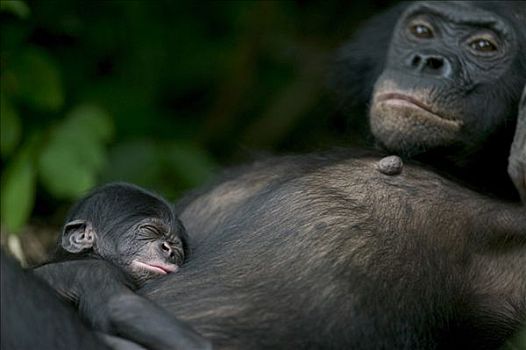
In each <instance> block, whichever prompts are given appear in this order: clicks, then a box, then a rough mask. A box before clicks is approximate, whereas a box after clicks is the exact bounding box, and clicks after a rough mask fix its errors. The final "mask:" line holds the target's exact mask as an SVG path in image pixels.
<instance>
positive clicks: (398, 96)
mask: <svg viewBox="0 0 526 350" xmlns="http://www.w3.org/2000/svg"><path fill="white" fill-rule="evenodd" d="M387 100H402V101H406V102H409V103H411V104H414V105H416V106H417V107H420V108H422V109H423V110H425V111H426V112H429V113H431V114H434V115H436V116H437V117H440V118H443V117H442V116H441V115H438V114H436V112H433V111H432V110H431V108H429V107H428V106H426V105H425V104H424V103H422V102H420V101H418V100H417V99H416V98H414V97H411V96H407V95H403V94H399V93H396V92H390V93H385V94H381V95H380V96H378V97H377V98H376V101H377V102H382V101H387ZM444 119H445V118H444Z"/></svg>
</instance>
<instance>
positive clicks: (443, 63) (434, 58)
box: [408, 53, 451, 78]
mask: <svg viewBox="0 0 526 350" xmlns="http://www.w3.org/2000/svg"><path fill="white" fill-rule="evenodd" d="M408 65H409V67H410V68H411V69H412V70H414V71H417V72H419V73H423V74H427V75H434V76H437V77H444V78H448V77H449V76H450V75H451V62H450V61H449V60H448V59H447V58H446V57H444V56H442V55H430V54H422V53H417V54H414V55H413V56H411V57H410V58H409V62H408Z"/></svg>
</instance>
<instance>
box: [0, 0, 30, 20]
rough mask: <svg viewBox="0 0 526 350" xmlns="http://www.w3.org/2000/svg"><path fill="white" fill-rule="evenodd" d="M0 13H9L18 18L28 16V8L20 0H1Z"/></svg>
mask: <svg viewBox="0 0 526 350" xmlns="http://www.w3.org/2000/svg"><path fill="white" fill-rule="evenodd" d="M0 11H2V12H10V13H12V14H14V15H16V16H18V17H20V18H27V17H28V16H29V12H30V11H29V7H28V6H27V5H26V3H25V2H23V1H21V0H1V1H0Z"/></svg>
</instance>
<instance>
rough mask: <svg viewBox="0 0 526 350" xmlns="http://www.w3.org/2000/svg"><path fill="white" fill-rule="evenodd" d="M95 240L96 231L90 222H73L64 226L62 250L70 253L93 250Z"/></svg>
mask: <svg viewBox="0 0 526 350" xmlns="http://www.w3.org/2000/svg"><path fill="white" fill-rule="evenodd" d="M95 238H96V234H95V230H93V226H92V225H91V223H90V222H89V221H86V220H73V221H70V222H68V223H67V224H65V225H64V231H62V248H64V249H65V250H66V251H68V252H70V253H80V252H81V251H83V250H87V249H91V248H93V243H94V242H95Z"/></svg>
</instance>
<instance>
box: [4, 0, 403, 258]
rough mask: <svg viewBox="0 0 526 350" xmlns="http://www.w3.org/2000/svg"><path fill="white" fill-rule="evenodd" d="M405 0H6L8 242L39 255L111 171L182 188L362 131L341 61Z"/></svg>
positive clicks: (358, 140)
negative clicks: (337, 75)
mask: <svg viewBox="0 0 526 350" xmlns="http://www.w3.org/2000/svg"><path fill="white" fill-rule="evenodd" d="M393 2H394V1H387V0H384V1H379V0H377V1H316V2H315V1H257V2H256V1H208V2H207V1H163V0H151V1H134V0H127V1H50V0H35V1H13V0H12V1H9V0H8V1H5V0H2V1H1V11H0V23H1V48H0V55H1V56H0V63H1V75H0V79H1V100H2V111H1V112H2V113H1V121H2V125H1V132H2V134H1V136H2V138H1V141H2V142H1V146H2V147H1V166H2V239H3V241H4V243H5V242H6V240H9V239H8V237H11V238H10V239H11V241H13V242H15V243H13V242H11V244H10V247H11V248H13V247H14V248H13V249H15V250H16V247H15V246H16V244H18V243H16V239H15V240H13V239H14V238H13V237H21V236H23V235H30V236H31V238H28V239H23V240H22V244H23V247H22V248H23V249H22V251H26V252H27V253H26V255H29V256H28V258H29V260H31V259H32V255H35V254H33V253H31V252H28V251H30V250H31V248H30V247H28V244H29V243H28V242H30V241H32V240H33V238H34V237H37V238H38V237H39V238H40V239H43V236H49V237H52V236H54V235H56V234H57V231H56V230H57V227H59V226H60V224H61V223H62V220H63V218H64V215H65V213H66V210H67V208H68V207H69V206H70V205H71V203H72V202H73V201H74V200H75V199H77V198H79V197H80V196H82V195H83V194H85V193H86V191H88V190H89V189H90V188H92V187H93V186H96V185H98V184H100V183H104V182H107V181H115V180H123V181H130V182H133V183H136V184H139V185H142V186H145V187H147V188H150V189H154V190H156V191H159V192H160V193H162V194H163V195H165V196H166V197H168V198H169V199H170V200H175V199H176V198H177V197H178V196H180V195H181V194H182V193H183V192H184V191H185V190H188V189H189V188H192V187H195V186H198V185H199V184H201V183H203V182H204V181H206V180H207V179H209V178H210V177H211V176H212V175H213V174H214V173H216V172H217V171H218V170H219V169H220V168H223V167H225V166H229V165H233V164H238V163H240V162H243V161H247V160H250V159H252V158H254V157H256V156H260V155H261V154H263V155H264V154H267V153H273V154H276V153H277V154H281V153H290V152H305V151H313V150H320V149H326V148H330V147H335V146H342V145H359V144H363V142H364V138H366V136H364V135H365V132H364V130H363V125H360V124H359V123H357V122H352V121H351V119H350V118H348V112H347V113H342V111H341V108H339V106H338V101H337V100H335V99H334V98H333V97H332V96H331V95H330V93H329V92H328V89H327V88H326V85H327V84H326V80H327V79H326V73H327V70H328V69H330V64H329V63H328V62H330V59H331V57H332V55H333V53H334V51H335V49H336V48H337V47H338V46H339V45H341V44H342V43H343V42H344V41H345V40H346V39H348V38H349V37H350V36H351V34H352V33H353V32H354V31H355V30H356V28H357V27H358V26H359V25H360V24H361V23H362V22H364V21H365V20H367V19H368V18H369V17H371V16H372V15H374V14H375V13H378V12H380V11H381V10H382V9H385V8H387V7H388V6H390V5H391V4H393ZM371 40H374V38H371ZM46 232H48V234H46ZM11 234H14V235H11ZM17 235H18V236H17ZM13 244H15V245H13ZM45 245H46V244H44V246H45ZM38 250H39V249H37V251H38ZM20 253H21V254H23V253H22V252H20Z"/></svg>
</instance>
